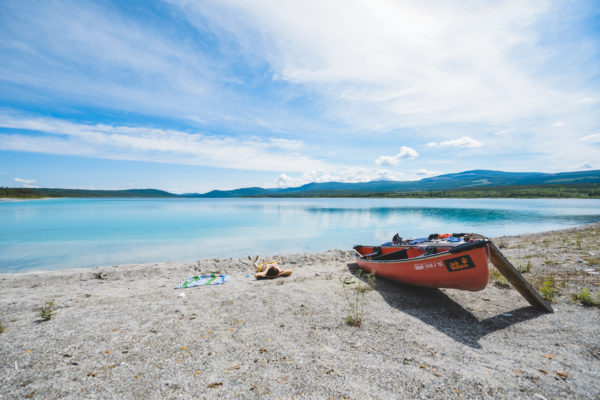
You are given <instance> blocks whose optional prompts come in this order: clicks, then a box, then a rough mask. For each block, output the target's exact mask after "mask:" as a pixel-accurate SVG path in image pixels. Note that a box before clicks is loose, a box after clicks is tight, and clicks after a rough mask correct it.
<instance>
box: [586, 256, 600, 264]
mask: <svg viewBox="0 0 600 400" xmlns="http://www.w3.org/2000/svg"><path fill="white" fill-rule="evenodd" d="M584 260H585V261H587V263H588V264H589V265H595V264H600V257H589V258H584Z"/></svg>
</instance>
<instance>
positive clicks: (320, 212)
mask: <svg viewBox="0 0 600 400" xmlns="http://www.w3.org/2000/svg"><path fill="white" fill-rule="evenodd" d="M598 221H600V200H554V199H553V200H548V199H543V200H528V199H525V200H522V199H518V200H517V199H47V200H32V201H14V202H13V201H6V202H0V223H1V226H2V229H1V230H0V272H18V271H29V270H50V269H62V268H78V267H94V266H101V265H122V264H131V263H152V262H162V261H181V262H192V261H195V260H199V259H202V258H211V257H245V256H247V255H261V256H269V255H273V254H277V253H282V254H292V253H300V252H307V251H308V252H319V251H324V250H328V249H333V248H339V249H351V248H352V246H353V245H355V244H379V243H382V242H387V241H389V240H391V238H392V236H393V235H394V234H395V233H397V232H398V233H399V234H400V236H402V237H405V238H407V237H420V236H426V235H428V234H430V233H434V232H437V233H446V232H448V233H452V232H477V233H481V234H483V235H487V236H492V237H493V236H500V235H512V234H519V233H530V232H539V231H545V230H552V229H560V228H567V227H571V226H576V225H582V224H587V223H592V222H598Z"/></svg>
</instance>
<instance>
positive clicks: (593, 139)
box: [580, 133, 600, 144]
mask: <svg viewBox="0 0 600 400" xmlns="http://www.w3.org/2000/svg"><path fill="white" fill-rule="evenodd" d="M580 140H581V141H582V142H586V143H592V144H596V143H600V133H593V134H591V135H587V136H584V137H582V138H581V139H580Z"/></svg>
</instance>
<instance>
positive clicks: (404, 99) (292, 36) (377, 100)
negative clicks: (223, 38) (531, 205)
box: [173, 0, 592, 129]
mask: <svg viewBox="0 0 600 400" xmlns="http://www.w3.org/2000/svg"><path fill="white" fill-rule="evenodd" d="M173 3H175V4H179V5H180V7H181V9H182V10H183V12H184V13H185V14H186V15H187V16H188V18H189V19H190V21H192V23H194V21H198V23H200V24H201V23H202V21H203V20H204V19H209V20H212V21H214V22H216V23H217V24H219V26H224V27H225V28H226V30H227V32H230V33H231V34H233V35H235V37H237V40H238V41H239V42H240V43H242V44H243V46H246V48H247V51H248V53H252V52H254V53H258V54H261V53H262V54H265V58H266V59H267V60H268V61H269V63H270V65H271V66H272V68H273V70H274V78H275V79H281V80H284V81H288V82H291V83H295V84H300V85H305V86H307V87H310V88H311V89H313V90H315V91H317V92H319V93H322V94H324V95H326V96H327V97H328V100H329V109H328V111H329V113H330V115H331V116H333V117H335V118H340V119H344V120H345V121H351V122H352V123H354V124H356V125H357V126H360V127H361V128H365V129H367V128H373V127H374V128H376V129H393V128H395V127H399V126H406V125H411V124H436V123H447V122H453V121H454V122H455V121H486V122H507V121H512V120H515V119H519V118H531V116H532V115H535V116H540V115H551V114H552V113H553V112H555V111H556V110H557V109H558V108H560V107H561V105H563V104H564V103H565V101H566V102H568V101H571V98H572V96H571V94H570V93H565V92H563V91H561V90H557V89H556V88H557V87H558V85H553V84H551V83H550V82H549V81H546V77H548V76H550V77H551V78H552V79H553V80H554V82H556V80H559V81H560V82H561V83H564V84H567V83H569V82H568V79H570V74H569V73H570V72H571V71H572V70H573V69H574V68H575V67H574V66H576V65H578V64H577V63H573V62H572V60H570V61H569V62H568V63H567V62H565V60H564V59H563V58H564V52H565V51H566V52H569V53H570V55H571V56H572V57H575V58H577V59H582V60H583V57H584V56H583V55H582V54H581V53H580V52H578V50H577V49H576V48H569V47H568V46H556V47H550V46H544V44H543V43H545V42H544V41H543V39H544V38H543V37H542V36H543V35H544V34H545V33H544V32H543V31H541V30H540V27H543V26H545V25H544V24H543V21H545V20H546V19H548V20H551V21H555V20H554V19H553V13H557V12H560V10H557V6H556V5H555V4H553V3H552V2H551V1H543V2H536V3H530V2H522V1H517V0H514V1H505V2H494V3H489V2H488V3H479V4H477V5H473V4H471V3H468V4H467V3H463V2H458V1H457V2H449V3H444V4H443V5H442V4H438V3H436V4H435V5H432V4H431V3H427V2H418V1H414V2H413V1H409V2H401V3H398V2H388V1H383V0H380V1H377V0H376V1H371V2H350V3H348V2H347V1H342V0H340V1H335V0H332V1H328V2H325V3H324V4H323V5H322V6H321V7H319V12H315V9H314V7H313V6H311V5H309V4H307V3H305V2H302V1H292V2H286V3H285V5H283V4H282V3H277V2H273V3H264V2H262V1H258V0H256V1H252V0H250V1H245V2H238V1H235V0H231V1H223V2H219V5H218V6H215V7H206V6H205V5H204V4H194V3H189V2H187V1H183V0H182V1H173ZM581 12H583V11H581ZM572 13H573V11H572V10H571V14H572ZM216 14H218V15H220V17H215V15H216ZM570 17H572V15H570ZM348 21H353V23H348ZM249 37H251V38H253V39H254V40H249V39H248V38H249ZM540 60H543V61H552V62H556V63H558V64H561V63H564V65H565V69H564V70H565V71H567V72H566V73H564V72H559V71H560V69H559V68H552V69H548V70H545V69H544V68H543V67H540ZM579 65H580V66H579V68H582V66H584V65H586V64H584V63H581V64H579ZM590 71H592V70H590ZM565 95H566V96H565ZM584 98H585V97H584ZM384 117H385V118H384ZM381 121H386V122H385V123H382V122H381Z"/></svg>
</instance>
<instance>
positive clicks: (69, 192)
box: [28, 188, 177, 198]
mask: <svg viewBox="0 0 600 400" xmlns="http://www.w3.org/2000/svg"><path fill="white" fill-rule="evenodd" d="M28 190H33V191H36V192H37V193H39V194H41V195H43V196H47V197H112V198H121V197H124V198H132V197H144V198H150V197H177V195H176V194H173V193H169V192H165V191H164V190H158V189H129V190H87V189H53V188H40V189H28Z"/></svg>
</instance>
